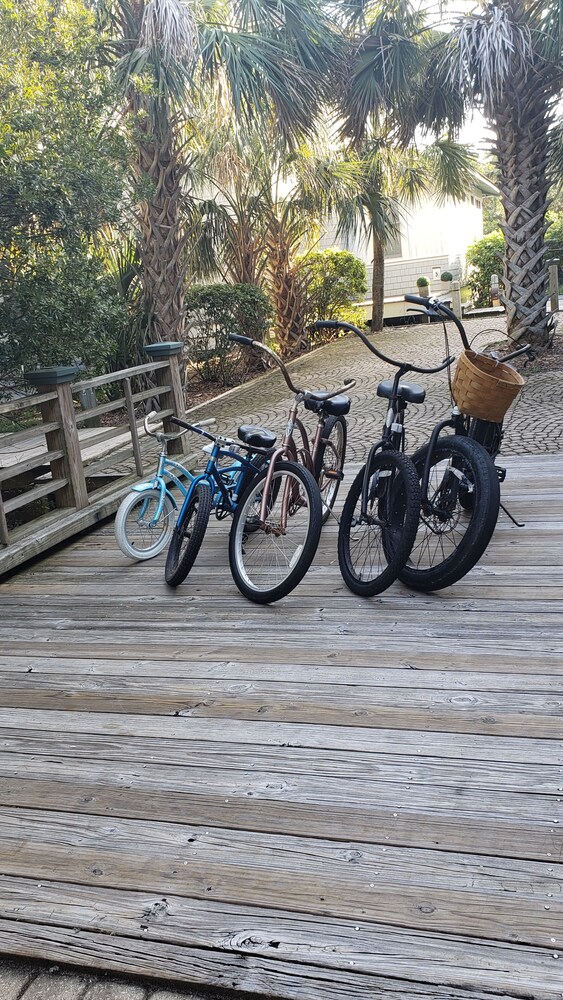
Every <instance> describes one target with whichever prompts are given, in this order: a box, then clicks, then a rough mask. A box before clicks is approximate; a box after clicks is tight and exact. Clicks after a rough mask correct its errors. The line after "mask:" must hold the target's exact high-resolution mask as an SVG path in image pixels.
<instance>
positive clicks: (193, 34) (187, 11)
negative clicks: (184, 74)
mask: <svg viewBox="0 0 563 1000" xmlns="http://www.w3.org/2000/svg"><path fill="white" fill-rule="evenodd" d="M197 41H198V22H197V17H196V12H195V10H194V4H193V3H192V2H188V0H149V3H147V4H146V6H145V8H144V11H143V18H142V21H141V27H140V33H139V42H140V45H141V46H142V47H147V48H148V49H150V50H153V51H154V52H158V54H159V56H160V57H161V58H162V59H163V60H165V61H167V62H170V61H172V60H185V61H187V62H191V63H193V61H194V59H195V55H196V50H197Z"/></svg>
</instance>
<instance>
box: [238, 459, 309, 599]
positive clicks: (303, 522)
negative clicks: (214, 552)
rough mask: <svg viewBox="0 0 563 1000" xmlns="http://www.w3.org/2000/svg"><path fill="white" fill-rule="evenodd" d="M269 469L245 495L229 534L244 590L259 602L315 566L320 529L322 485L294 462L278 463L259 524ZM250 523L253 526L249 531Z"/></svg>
mask: <svg viewBox="0 0 563 1000" xmlns="http://www.w3.org/2000/svg"><path fill="white" fill-rule="evenodd" d="M266 475H267V469H265V470H264V471H263V472H261V473H259V475H258V476H256V478H255V479H254V480H253V481H252V482H251V483H250V485H249V487H248V489H247V490H246V493H245V494H244V495H243V496H242V497H241V499H240V501H239V503H238V505H237V509H236V511H235V514H234V517H233V523H232V526H231V533H230V536H229V563H230V566H231V572H232V574H233V579H234V581H235V583H236V585H237V587H238V589H239V590H240V592H241V593H242V594H244V596H245V597H248V599H249V600H251V601H254V602H255V603H256V604H269V603H271V602H273V601H278V600H279V599H280V598H281V597H286V595H287V594H289V593H290V592H291V591H292V590H293V589H294V587H296V586H297V584H298V583H299V582H300V581H301V580H302V579H303V577H304V576H305V573H306V572H307V570H308V569H309V566H310V565H311V563H312V561H313V558H314V555H315V552H316V551H317V545H318V544H319V537H320V533H321V527H322V505H321V498H320V494H319V490H318V486H317V484H316V482H315V480H314V479H313V477H312V475H311V473H310V472H308V471H307V470H306V469H304V468H303V467H302V466H301V465H298V464H297V463H296V462H277V463H276V467H275V469H274V475H273V479H272V482H271V486H270V490H269V497H268V502H267V505H266V523H265V525H264V526H260V507H261V502H262V496H263V493H264V484H265V480H266ZM250 526H251V528H252V530H250Z"/></svg>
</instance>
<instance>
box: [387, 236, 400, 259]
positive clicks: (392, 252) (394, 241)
mask: <svg viewBox="0 0 563 1000" xmlns="http://www.w3.org/2000/svg"><path fill="white" fill-rule="evenodd" d="M385 256H386V257H402V256H403V251H402V249H401V234H400V233H395V234H394V235H392V236H389V237H388V238H387V240H386V241H385Z"/></svg>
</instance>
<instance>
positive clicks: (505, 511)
mask: <svg viewBox="0 0 563 1000" xmlns="http://www.w3.org/2000/svg"><path fill="white" fill-rule="evenodd" d="M500 506H501V509H502V510H503V511H504V513H505V514H506V516H507V517H509V518H510V520H511V521H512V523H513V524H515V525H516V527H517V528H525V527H526V524H525V522H524V521H517V520H516V518H515V517H514V516H513V515H512V514H511V513H510V511H509V510H508V508H507V507H505V506H504V504H503V503H501V505H500Z"/></svg>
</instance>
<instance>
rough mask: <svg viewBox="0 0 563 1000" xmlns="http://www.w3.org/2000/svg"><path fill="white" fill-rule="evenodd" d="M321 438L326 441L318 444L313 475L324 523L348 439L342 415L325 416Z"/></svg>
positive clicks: (339, 480)
mask: <svg viewBox="0 0 563 1000" xmlns="http://www.w3.org/2000/svg"><path fill="white" fill-rule="evenodd" d="M321 439H324V440H325V441H327V442H328V443H327V444H321V445H319V450H318V452H317V455H316V458H315V468H314V476H315V479H316V480H317V483H318V486H319V491H320V494H321V502H322V508H323V512H322V520H323V524H326V522H327V521H328V519H329V517H330V512H331V510H332V509H333V507H334V504H335V501H336V496H337V493H338V490H339V488H340V483H341V481H342V476H343V471H344V462H345V459H346V443H347V440H348V426H347V424H346V420H345V419H344V417H342V416H338V417H327V419H326V420H325V422H324V424H323V428H322V431H321Z"/></svg>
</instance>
